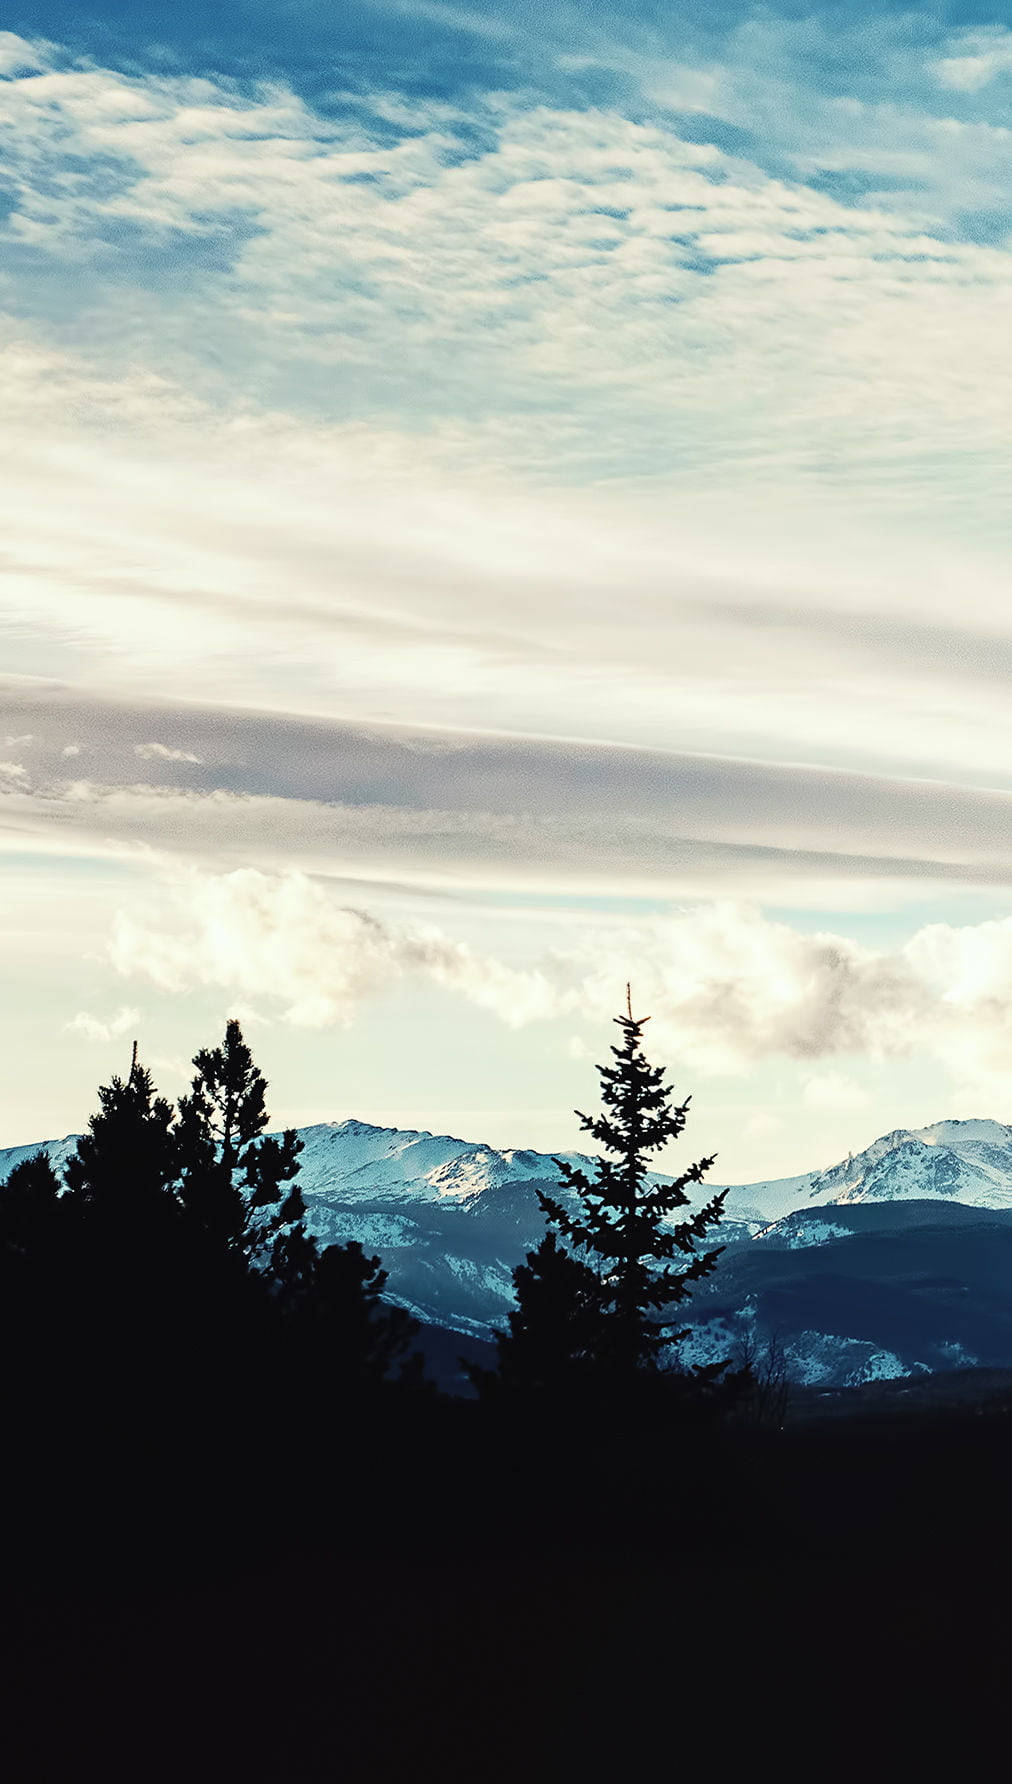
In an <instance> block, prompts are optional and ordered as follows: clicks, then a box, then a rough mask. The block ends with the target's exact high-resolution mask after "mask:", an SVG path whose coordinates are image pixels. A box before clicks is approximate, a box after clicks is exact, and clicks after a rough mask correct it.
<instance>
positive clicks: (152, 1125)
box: [64, 1045, 176, 1240]
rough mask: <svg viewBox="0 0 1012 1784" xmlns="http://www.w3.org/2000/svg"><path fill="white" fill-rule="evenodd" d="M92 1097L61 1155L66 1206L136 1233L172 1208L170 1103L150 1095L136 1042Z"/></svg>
mask: <svg viewBox="0 0 1012 1784" xmlns="http://www.w3.org/2000/svg"><path fill="white" fill-rule="evenodd" d="M98 1101H99V1108H98V1113H97V1114H95V1115H93V1116H92V1117H91V1119H90V1121H89V1123H88V1131H87V1133H84V1134H82V1135H81V1137H80V1139H79V1140H78V1142H77V1148H76V1150H75V1151H74V1152H73V1153H72V1155H71V1157H70V1158H69V1159H68V1161H67V1166H66V1170H65V1172H64V1181H65V1183H66V1185H67V1189H68V1191H69V1193H70V1198H71V1201H70V1204H69V1205H70V1206H71V1207H72V1208H75V1209H77V1210H82V1211H83V1210H87V1211H88V1214H89V1216H90V1217H91V1218H92V1219H93V1220H94V1221H96V1222H98V1223H100V1224H102V1225H104V1226H107V1227H108V1228H109V1229H110V1232H111V1231H112V1230H113V1229H116V1230H117V1231H121V1232H122V1235H123V1238H124V1240H125V1239H126V1238H127V1236H128V1235H129V1233H130V1231H131V1229H132V1230H133V1232H134V1235H135V1237H136V1235H137V1234H138V1231H139V1228H140V1227H141V1226H142V1225H144V1224H147V1223H150V1222H152V1221H155V1222H159V1221H165V1220H167V1219H169V1218H170V1217H171V1215H172V1214H173V1213H174V1212H175V1197H174V1194H173V1183H174V1179H175V1172H176V1149H175V1142H174V1138H173V1133H172V1119H173V1109H172V1104H171V1103H169V1102H166V1100H165V1098H164V1097H160V1096H156V1094H155V1088H154V1084H153V1082H152V1078H151V1073H150V1072H149V1071H148V1070H147V1069H146V1067H144V1066H142V1065H141V1064H140V1062H139V1061H138V1058H137V1048H136V1045H135V1046H134V1055H133V1061H132V1063H131V1066H130V1073H129V1076H128V1077H127V1078H125V1079H123V1078H119V1077H114V1078H113V1079H112V1080H111V1082H110V1083H109V1084H107V1085H103V1086H102V1087H101V1088H100V1090H99V1093H98Z"/></svg>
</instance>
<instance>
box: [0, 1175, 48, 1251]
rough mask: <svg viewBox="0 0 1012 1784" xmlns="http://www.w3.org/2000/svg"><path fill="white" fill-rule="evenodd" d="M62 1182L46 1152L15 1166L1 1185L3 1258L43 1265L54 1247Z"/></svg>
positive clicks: (0, 1239) (1, 1244)
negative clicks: (41, 1263)
mask: <svg viewBox="0 0 1012 1784" xmlns="http://www.w3.org/2000/svg"><path fill="white" fill-rule="evenodd" d="M59 1194H60V1179H59V1178H58V1176H57V1175H56V1172H55V1171H54V1170H53V1167H52V1164H51V1163H50V1159H49V1154H48V1153H47V1152H41V1151H40V1152H35V1153H32V1155H31V1156H30V1157H29V1158H23V1159H22V1160H21V1161H20V1163H19V1164H16V1165H15V1166H14V1169H13V1170H12V1171H11V1172H10V1174H9V1176H8V1178H7V1181H6V1182H5V1183H3V1184H0V1258H2V1259H3V1260H4V1262H5V1263H13V1262H15V1260H17V1261H24V1262H30V1263H33V1264H35V1263H39V1262H44V1260H45V1257H46V1254H47V1252H48V1251H49V1250H50V1249H51V1247H52V1244H53V1232H54V1228H55V1224H56V1219H57V1202H58V1199H59Z"/></svg>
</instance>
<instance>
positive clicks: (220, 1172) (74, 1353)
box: [0, 1021, 417, 1391]
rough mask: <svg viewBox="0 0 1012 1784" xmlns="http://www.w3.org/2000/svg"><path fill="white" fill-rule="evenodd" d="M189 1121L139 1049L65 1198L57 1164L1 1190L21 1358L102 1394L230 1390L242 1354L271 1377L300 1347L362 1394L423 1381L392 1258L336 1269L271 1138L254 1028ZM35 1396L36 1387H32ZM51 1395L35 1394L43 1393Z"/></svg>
mask: <svg viewBox="0 0 1012 1784" xmlns="http://www.w3.org/2000/svg"><path fill="white" fill-rule="evenodd" d="M193 1063H194V1067H195V1073H194V1077H193V1080H192V1083H191V1086H190V1090H189V1093H188V1094H187V1095H185V1096H183V1097H181V1098H180V1100H179V1107H178V1110H177V1109H174V1108H173V1106H172V1104H171V1103H169V1102H168V1101H167V1100H166V1099H165V1098H164V1097H161V1096H159V1095H157V1094H156V1091H155V1087H154V1084H153V1082H152V1078H151V1074H150V1072H149V1071H148V1070H147V1069H146V1068H145V1067H144V1066H143V1065H142V1064H141V1063H140V1062H139V1061H138V1059H137V1052H136V1048H135V1049H134V1058H133V1063H132V1065H131V1068H130V1071H129V1073H128V1075H127V1077H126V1078H120V1077H114V1078H113V1079H112V1081H111V1082H110V1083H109V1084H108V1085H106V1086H103V1087H102V1088H101V1089H100V1091H99V1093H98V1098H99V1108H98V1110H97V1112H96V1113H95V1114H94V1115H93V1116H92V1117H91V1120H90V1122H89V1124H88V1129H87V1132H86V1133H84V1134H82V1135H81V1137H80V1139H79V1140H78V1142H77V1147H76V1150H75V1151H74V1153H73V1154H72V1156H71V1157H70V1159H69V1160H68V1162H67V1165H66V1169H65V1171H64V1175H63V1181H62V1182H61V1181H60V1179H59V1177H58V1176H57V1174H56V1172H55V1171H54V1169H53V1166H52V1164H51V1163H50V1160H49V1158H48V1155H47V1154H45V1153H41V1152H40V1153H38V1154H36V1155H35V1156H33V1157H30V1158H28V1159H26V1160H24V1161H23V1162H21V1163H20V1164H18V1165H16V1166H15V1167H14V1169H13V1170H12V1172H11V1173H10V1176H9V1178H8V1180H7V1183H6V1184H5V1185H4V1186H3V1187H2V1189H0V1298H2V1305H3V1310H4V1311H3V1316H2V1317H3V1319H4V1323H5V1325H6V1326H7V1334H6V1335H7V1337H8V1340H9V1343H10V1344H12V1345H13V1346H15V1347H16V1348H17V1349H18V1350H19V1351H20V1353H21V1355H22V1357H25V1356H26V1355H27V1356H31V1357H32V1358H34V1360H35V1361H36V1362H37V1361H38V1360H39V1359H40V1358H41V1357H42V1356H43V1354H44V1353H45V1352H48V1353H50V1355H51V1356H53V1357H54V1359H55V1357H56V1356H57V1355H58V1356H59V1360H60V1371H61V1375H62V1376H63V1377H64V1378H66V1376H67V1374H68V1372H70V1373H73V1369H74V1364H73V1359H74V1358H75V1357H76V1358H77V1359H78V1370H77V1373H78V1378H79V1379H78V1385H80V1375H81V1372H82V1368H81V1362H82V1359H86V1365H85V1372H86V1373H90V1375H91V1377H92V1384H93V1385H97V1384H102V1385H104V1387H105V1389H106V1390H110V1391H111V1388H112V1387H113V1385H114V1384H117V1383H118V1384H119V1387H120V1389H121V1390H122V1389H123V1387H124V1384H125V1383H128V1382H129V1383H132V1384H134V1386H135V1387H136V1386H137V1385H138V1383H139V1382H141V1381H142V1382H143V1384H144V1386H143V1390H142V1391H147V1389H148V1388H149V1387H150V1385H151V1383H152V1381H158V1380H161V1381H162V1382H163V1383H164V1382H165V1381H168V1380H170V1379H171V1378H172V1377H173V1376H177V1377H187V1378H188V1380H189V1383H190V1386H191V1387H192V1385H193V1378H194V1377H195V1376H197V1375H199V1376H200V1377H201V1378H202V1379H203V1381H204V1382H205V1383H207V1382H210V1381H217V1382H218V1383H219V1384H220V1383H221V1382H222V1381H223V1380H224V1381H225V1382H227V1378H228V1374H229V1368H230V1365H233V1364H234V1359H235V1357H236V1355H237V1354H241V1353H242V1351H243V1349H244V1347H245V1349H246V1350H247V1351H248V1352H249V1356H248V1358H247V1361H250V1360H251V1358H252V1356H254V1355H255V1356H256V1358H257V1360H258V1362H259V1363H260V1364H261V1365H263V1366H267V1365H268V1364H269V1363H270V1360H271V1352H272V1350H273V1351H274V1352H277V1351H278V1350H279V1349H281V1350H284V1349H285V1348H286V1347H287V1356H288V1361H289V1363H290V1365H291V1366H292V1367H296V1366H303V1365H304V1364H305V1363H306V1362H307V1361H309V1362H310V1363H312V1364H313V1365H318V1366H319V1367H320V1368H322V1369H324V1370H326V1372H327V1375H328V1377H329V1379H330V1380H331V1381H332V1382H334V1383H340V1384H343V1385H344V1386H345V1387H347V1388H353V1387H356V1386H358V1387H361V1386H363V1385H364V1384H368V1383H373V1384H379V1383H382V1382H383V1381H386V1380H388V1379H391V1378H393V1377H395V1376H396V1374H397V1372H398V1370H399V1369H401V1368H403V1367H405V1366H406V1365H407V1361H408V1356H409V1353H410V1351H411V1346H412V1343H413V1340H414V1337H415V1334H416V1331H417V1326H416V1324H415V1322H414V1321H412V1320H411V1319H410V1318H409V1316H408V1315H407V1314H406V1313H404V1312H403V1311H402V1310H400V1309H398V1308H395V1307H388V1306H387V1305H386V1303H384V1302H383V1300H382V1299H381V1291H382V1289H383V1287H384V1285H385V1282H386V1273H385V1272H384V1271H383V1270H382V1268H381V1265H380V1260H379V1258H378V1257H370V1256H367V1255H366V1253H365V1252H364V1251H363V1249H362V1247H361V1245H359V1244H358V1243H357V1242H355V1241H351V1242H349V1243H348V1244H346V1245H332V1246H328V1247H327V1248H326V1249H325V1250H323V1251H321V1250H320V1249H319V1247H318V1245H317V1243H316V1240H315V1239H314V1238H313V1236H312V1234H311V1233H309V1232H308V1231H307V1228H306V1218H305V1216H306V1208H305V1203H304V1201H303V1198H302V1193H301V1190H300V1188H299V1184H298V1171H299V1153H300V1152H301V1150H302V1142H301V1141H300V1139H299V1137H298V1135H297V1133H296V1132H295V1131H294V1130H293V1129H290V1130H287V1131H286V1132H285V1133H283V1134H281V1135H280V1136H277V1135H268V1134H265V1133H264V1129H265V1127H266V1125H267V1119H268V1117H267V1109H266V1089H267V1085H266V1081H265V1079H264V1077H263V1074H262V1073H261V1072H260V1071H259V1069H258V1068H257V1066H256V1065H255V1063H254V1061H253V1057H252V1054H251V1052H250V1049H249V1047H248V1046H247V1044H246V1042H245V1040H244V1038H243V1035H242V1031H241V1029H240V1025H239V1023H238V1022H236V1021H230V1022H229V1023H228V1024H227V1027H226V1030H225V1035H224V1039H223V1042H222V1044H221V1045H220V1046H218V1047H215V1048H205V1049H202V1050H201V1051H200V1052H199V1053H198V1054H197V1055H196V1058H195V1059H194V1062H193ZM26 1379H27V1377H26ZM37 1385H38V1384H36V1387H37Z"/></svg>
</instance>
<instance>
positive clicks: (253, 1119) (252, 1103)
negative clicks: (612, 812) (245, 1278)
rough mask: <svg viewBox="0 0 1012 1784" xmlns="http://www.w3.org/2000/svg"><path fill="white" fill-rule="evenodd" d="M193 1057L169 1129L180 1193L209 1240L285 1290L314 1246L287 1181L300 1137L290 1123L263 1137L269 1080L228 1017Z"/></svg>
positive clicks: (299, 1147)
mask: <svg viewBox="0 0 1012 1784" xmlns="http://www.w3.org/2000/svg"><path fill="white" fill-rule="evenodd" d="M193 1063H194V1066H195V1067H196V1074H195V1076H194V1078H193V1081H192V1084H191V1088H190V1095H189V1096H183V1097H180V1099H179V1119H178V1122H177V1125H176V1129H175V1143H176V1152H177V1159H178V1165H177V1169H178V1185H179V1199H180V1201H181V1203H182V1205H183V1208H184V1209H185V1211H186V1214H187V1216H188V1219H189V1221H190V1222H191V1224H192V1225H194V1226H196V1227H197V1228H199V1229H200V1230H202V1231H203V1232H204V1234H205V1235H206V1237H207V1238H208V1239H209V1240H210V1242H211V1243H212V1245H214V1246H216V1247H217V1248H218V1249H220V1250H221V1251H223V1252H227V1253H229V1254H231V1255H232V1256H233V1257H235V1258H237V1259H241V1260H242V1261H243V1262H244V1263H245V1264H247V1265H251V1264H255V1265H256V1266H257V1267H258V1268H259V1269H260V1270H262V1271H264V1272H265V1273H266V1276H267V1279H268V1281H270V1280H271V1278H272V1276H273V1278H274V1280H275V1282H276V1284H277V1286H279V1287H281V1288H287V1289H288V1290H291V1289H292V1288H293V1286H294V1277H295V1276H296V1275H297V1273H298V1272H299V1271H300V1270H304V1269H305V1268H306V1267H307V1266H308V1265H309V1263H310V1262H311V1260H312V1258H313V1257H314V1256H315V1250H316V1247H315V1243H314V1241H313V1240H312V1239H311V1238H310V1237H309V1235H308V1234H307V1233H306V1230H305V1212H306V1208H305V1203H304V1201H303V1199H302V1193H301V1191H300V1189H299V1187H298V1184H297V1183H296V1182H294V1181H293V1179H295V1177H296V1176H297V1173H298V1169H299V1153H300V1152H301V1151H302V1141H301V1140H300V1139H299V1137H298V1135H297V1133H296V1132H295V1130H294V1128H288V1129H286V1131H285V1132H284V1133H283V1134H282V1135H281V1137H280V1138H278V1137H276V1136H274V1135H268V1136H264V1134H263V1130H264V1128H265V1127H266V1125H267V1109H266V1093H267V1080H266V1079H265V1078H264V1075H263V1073H262V1072H261V1071H260V1070H259V1068H258V1067H257V1066H256V1065H255V1064H254V1061H253V1055H252V1053H251V1052H250V1049H249V1047H248V1046H247V1045H246V1042H245V1041H244V1039H243V1035H242V1030H241V1028H240V1026H239V1023H238V1022H237V1021H236V1020H235V1019H234V1018H232V1019H231V1020H230V1021H229V1022H228V1023H227V1024H226V1027H225V1038H224V1041H223V1043H222V1045H221V1046H220V1047H215V1048H207V1047H205V1048H202V1049H201V1051H200V1052H199V1053H198V1054H197V1055H196V1057H195V1058H194V1061H193Z"/></svg>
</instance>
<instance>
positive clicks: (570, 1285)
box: [512, 988, 727, 1379]
mask: <svg viewBox="0 0 1012 1784" xmlns="http://www.w3.org/2000/svg"><path fill="white" fill-rule="evenodd" d="M626 1008H627V1013H626V1015H624V1016H618V1017H616V1018H615V1020H616V1022H617V1025H618V1027H619V1028H620V1029H621V1031H622V1044H621V1046H619V1047H612V1049H611V1053H612V1056H613V1059H614V1064H612V1065H604V1066H599V1067H598V1068H597V1069H598V1073H599V1076H600V1078H601V1083H602V1091H601V1097H602V1101H603V1103H604V1112H603V1113H602V1114H601V1115H598V1116H593V1117H592V1116H589V1115H584V1114H583V1113H582V1112H581V1111H580V1110H577V1111H576V1114H577V1116H578V1118H579V1121H580V1125H581V1127H582V1128H583V1129H584V1131H585V1132H587V1133H589V1134H590V1135H592V1137H593V1138H594V1139H595V1140H596V1141H597V1142H598V1144H599V1145H600V1146H602V1147H603V1148H604V1152H605V1155H606V1156H604V1157H600V1158H598V1159H597V1160H596V1161H595V1168H594V1172H593V1174H590V1173H589V1172H588V1171H586V1170H584V1168H583V1167H582V1166H580V1165H574V1164H571V1163H569V1161H568V1160H565V1159H556V1161H555V1162H556V1164H557V1165H558V1167H559V1172H560V1179H561V1182H560V1187H561V1189H562V1190H563V1191H565V1192H567V1198H566V1201H562V1200H559V1199H557V1198H556V1197H553V1196H550V1195H547V1194H546V1193H545V1192H544V1191H543V1190H540V1189H539V1190H538V1200H539V1202H540V1204H541V1207H542V1209H543V1211H544V1213H545V1215H546V1216H547V1219H548V1221H549V1224H550V1226H551V1227H553V1228H554V1229H555V1230H556V1231H557V1232H558V1233H559V1234H560V1235H561V1236H562V1238H563V1239H565V1240H566V1241H568V1244H569V1245H570V1246H571V1247H573V1248H574V1250H575V1251H576V1252H577V1253H578V1254H579V1257H580V1261H581V1262H582V1263H584V1264H585V1265H586V1267H587V1268H588V1269H589V1270H590V1271H591V1272H592V1273H593V1274H594V1276H595V1279H596V1283H597V1291H596V1292H597V1302H598V1306H597V1313H598V1326H597V1334H596V1338H595V1339H594V1342H596V1344H597V1345H598V1352H597V1356H596V1358H595V1362H596V1364H597V1365H598V1367H599V1368H600V1369H601V1370H603V1371H604V1372H605V1373H607V1374H612V1375H617V1376H619V1377H621V1378H626V1379H628V1378H629V1377H630V1376H631V1375H632V1374H634V1373H635V1372H638V1371H645V1370H649V1371H653V1370H656V1369H657V1368H658V1366H659V1365H660V1363H661V1362H662V1360H663V1358H664V1356H665V1353H666V1352H667V1353H668V1354H669V1355H670V1349H671V1346H672V1345H673V1343H675V1342H676V1340H677V1339H678V1337H680V1336H682V1335H683V1334H681V1333H678V1332H676V1331H675V1330H674V1329H673V1326H674V1322H673V1321H672V1320H671V1319H669V1318H666V1317H664V1313H665V1310H666V1309H668V1308H670V1307H672V1306H673V1305H677V1304H678V1303H679V1302H681V1301H683V1300H685V1298H686V1296H687V1295H688V1294H689V1293H690V1292H691V1290H692V1287H693V1285H694V1284H695V1283H697V1282H698V1281H699V1280H700V1278H701V1277H704V1276H706V1275H708V1274H709V1273H710V1271H711V1270H712V1269H713V1268H714V1265H715V1264H716V1261H717V1258H718V1257H719V1255H720V1252H721V1250H722V1247H720V1246H718V1247H716V1248H715V1249H712V1250H709V1251H697V1249H696V1247H697V1243H698V1242H699V1241H700V1240H701V1239H703V1238H704V1237H705V1235H706V1234H707V1232H708V1231H709V1230H710V1228H711V1227H713V1226H715V1225H716V1224H717V1222H718V1221H719V1220H720V1217H721V1213H722V1210H723V1205H724V1197H725V1196H726V1194H727V1191H726V1190H721V1191H719V1193H718V1194H717V1195H715V1196H714V1197H713V1198H712V1199H711V1200H710V1201H709V1202H707V1203H706V1205H705V1206H704V1207H702V1208H700V1209H698V1210H697V1211H696V1212H695V1213H692V1214H687V1215H686V1216H685V1217H684V1218H683V1219H681V1220H679V1221H678V1222H677V1223H675V1224H673V1225H672V1224H671V1223H670V1218H669V1217H670V1216H671V1215H672V1214H673V1213H674V1212H675V1211H676V1210H677V1209H680V1208H687V1207H688V1206H689V1205H690V1197H689V1195H688V1194H687V1190H688V1188H689V1185H690V1184H694V1183H699V1182H701V1181H702V1179H703V1177H704V1176H705V1174H706V1172H707V1171H708V1170H709V1169H710V1166H711V1165H712V1164H713V1162H714V1161H713V1159H712V1158H704V1159H701V1160H700V1161H699V1163H697V1164H693V1165H690V1166H689V1167H688V1168H687V1169H686V1170H685V1171H683V1172H682V1173H681V1175H680V1176H678V1177H676V1178H675V1179H674V1180H673V1181H672V1182H671V1183H655V1184H650V1183H648V1181H647V1178H648V1175H649V1170H648V1160H649V1158H650V1155H651V1154H653V1153H656V1152H658V1151H659V1150H660V1148H661V1147H663V1146H665V1145H667V1143H668V1142H669V1141H670V1140H675V1139H677V1138H678V1137H679V1135H680V1134H681V1132H682V1130H683V1128H684V1127H685V1122H686V1117H687V1113H688V1107H689V1100H690V1099H689V1098H688V1097H687V1098H686V1099H685V1101H684V1102H683V1103H675V1102H673V1100H672V1093H671V1091H670V1089H669V1087H668V1085H667V1084H666V1082H665V1076H666V1074H665V1070H664V1068H663V1067H662V1066H652V1065H650V1064H649V1062H648V1061H647V1060H646V1058H645V1057H644V1054H643V1042H642V1037H643V1029H644V1027H645V1026H646V1023H647V1021H648V1020H649V1018H648V1017H640V1018H636V1017H634V1016H633V1013H632V1002H631V998H630V996H629V992H628V988H627V992H626ZM567 1203H568V1205H567ZM545 1261H546V1262H547V1261H549V1260H548V1259H547V1257H546V1260H545ZM529 1262H530V1260H529ZM553 1268H554V1270H555V1276H556V1280H557V1281H558V1280H560V1276H559V1271H558V1267H557V1266H553ZM545 1280H546V1279H545V1278H544V1276H543V1274H542V1275H540V1276H539V1275H535V1274H532V1275H531V1276H530V1278H525V1276H524V1274H523V1272H522V1270H521V1271H518V1272H517V1277H516V1284H517V1289H518V1295H519V1307H518V1318H519V1328H518V1329H516V1330H514V1333H513V1340H512V1341H513V1344H514V1346H516V1345H517V1344H518V1342H519V1336H520V1331H521V1330H523V1331H526V1334H527V1339H531V1338H533V1336H534V1333H535V1331H536V1330H537V1329H540V1328H543V1327H544V1324H545V1316H544V1312H543V1311H540V1310H539V1308H538V1296H539V1295H541V1294H543V1292H544V1289H545ZM561 1280H562V1281H563V1286H564V1287H565V1290H566V1302H565V1305H566V1306H567V1307H568V1313H567V1315H566V1317H567V1319H568V1321H569V1323H570V1327H571V1330H572V1332H573V1335H574V1345H575V1351H574V1354H575V1357H576V1359H577V1360H579V1358H580V1357H581V1356H583V1355H585V1354H586V1344H585V1342H584V1340H583V1337H582V1335H581V1334H582V1333H583V1331H584V1330H585V1328H586V1326H587V1323H588V1319H589V1318H590V1315H589V1313H588V1310H587V1309H586V1308H585V1307H583V1306H582V1304H581V1303H582V1298H583V1295H584V1293H585V1291H586V1284H585V1283H581V1285H580V1291H579V1293H576V1294H575V1295H574V1289H576V1287H577V1284H576V1280H575V1278H571V1279H569V1280H568V1281H567V1280H566V1279H565V1277H564V1275H563V1277H562V1278H561ZM560 1304H561V1303H560ZM578 1335H579V1336H578ZM525 1341H526V1340H525Z"/></svg>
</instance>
